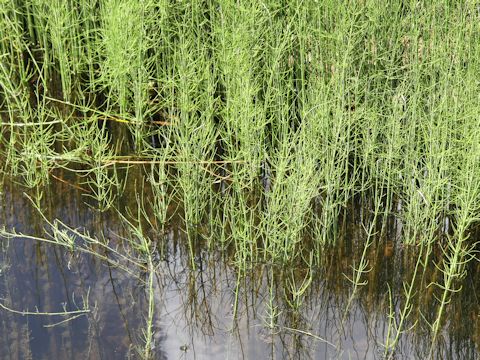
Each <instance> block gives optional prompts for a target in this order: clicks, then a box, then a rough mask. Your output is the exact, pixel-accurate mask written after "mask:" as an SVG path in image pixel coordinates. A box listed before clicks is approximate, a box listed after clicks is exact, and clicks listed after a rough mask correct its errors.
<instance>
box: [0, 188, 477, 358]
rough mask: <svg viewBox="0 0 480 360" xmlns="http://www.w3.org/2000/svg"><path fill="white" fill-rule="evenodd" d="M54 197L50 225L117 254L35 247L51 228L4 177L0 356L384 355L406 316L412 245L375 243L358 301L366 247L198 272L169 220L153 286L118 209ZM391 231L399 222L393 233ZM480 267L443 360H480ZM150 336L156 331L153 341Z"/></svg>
mask: <svg viewBox="0 0 480 360" xmlns="http://www.w3.org/2000/svg"><path fill="white" fill-rule="evenodd" d="M47 194H48V201H46V202H45V203H48V208H46V209H45V210H44V214H45V216H46V217H48V218H49V219H58V220H60V221H61V222H62V223H63V224H66V225H65V226H68V227H69V229H77V230H78V231H79V232H81V233H84V234H87V233H88V235H89V236H90V237H92V238H93V237H101V238H106V239H108V240H109V246H110V248H111V249H114V250H115V251H117V252H118V253H115V252H114V251H112V252H108V251H104V249H103V250H102V249H101V248H97V250H98V252H97V254H96V255H93V254H90V253H87V252H79V251H70V250H69V249H65V248H64V247H63V246H59V245H56V244H51V243H45V242H44V241H41V240H35V239H32V237H38V238H42V239H45V234H46V232H47V230H46V229H47V227H48V226H47V225H46V221H45V219H44V218H43V217H42V216H41V215H40V214H39V213H38V209H36V208H35V206H33V204H32V202H31V201H30V200H29V198H28V197H27V196H26V195H25V194H23V190H22V188H21V187H20V186H18V185H16V184H14V183H11V182H6V183H5V184H4V185H3V189H2V197H1V213H2V216H1V219H2V220H1V221H2V226H4V227H5V228H6V229H15V232H16V234H17V235H16V236H11V237H10V238H9V239H7V238H6V237H4V238H3V240H2V242H1V245H2V252H1V258H0V259H1V262H0V264H1V269H0V298H1V304H2V305H3V307H4V309H2V311H0V324H1V327H2V334H3V336H2V337H1V338H0V351H1V353H2V354H3V355H2V357H3V358H5V359H7V358H8V359H65V358H68V359H126V358H129V359H137V358H142V356H143V354H144V353H145V346H146V345H148V346H149V349H148V351H149V352H150V355H151V356H152V357H153V358H155V359H225V358H227V359H244V358H245V359H267V358H270V359H332V358H334V359H381V358H384V356H385V354H384V347H383V344H384V343H385V339H386V338H387V333H388V331H389V321H391V320H392V319H391V318H389V314H391V312H392V307H393V315H392V316H393V317H394V318H396V320H397V321H398V316H399V313H400V311H401V308H402V301H403V298H402V296H403V294H402V292H403V290H402V284H403V283H404V282H405V281H406V279H408V277H409V275H410V274H411V269H409V268H408V267H409V266H411V263H412V261H411V260H409V254H408V250H407V249H394V250H395V251H396V254H395V256H391V255H392V254H391V253H390V252H391V251H392V250H391V249H388V248H385V246H382V245H381V244H380V245H378V246H377V247H376V248H375V249H373V248H372V250H371V253H370V254H369V255H368V257H369V260H370V264H369V271H368V272H366V273H365V282H366V283H365V284H364V285H363V286H362V288H361V289H360V290H359V291H358V294H357V295H356V296H355V297H353V298H352V297H351V294H352V289H353V285H352V284H351V283H350V281H349V280H348V279H347V277H348V276H351V273H352V268H351V267H352V266H355V264H358V262H359V260H360V257H361V252H362V246H360V245H359V248H358V249H356V248H355V245H354V246H351V247H350V248H348V246H339V247H337V248H336V249H331V250H325V253H324V254H323V255H322V258H323V264H324V266H323V267H316V268H312V269H306V268H305V269H302V268H299V269H286V268H284V267H280V266H276V265H273V264H267V263H263V264H262V263H258V264H255V265H254V266H253V267H252V269H251V271H249V272H247V273H245V274H243V275H241V274H240V273H239V271H238V270H237V269H236V267H235V266H233V264H232V262H231V259H230V258H229V257H228V256H226V255H225V253H222V252H220V251H208V250H206V249H202V248H199V249H197V251H196V257H195V262H196V266H195V269H193V268H192V266H191V262H190V258H189V250H188V246H187V242H188V241H187V240H186V235H185V232H184V230H183V229H182V227H181V226H180V225H179V224H178V223H176V222H175V221H172V222H171V223H170V224H169V226H168V228H167V229H166V230H165V232H164V233H163V234H152V238H155V239H156V241H158V243H159V246H158V248H157V251H156V253H155V256H154V276H153V278H152V280H153V281H152V291H149V286H148V284H149V282H148V281H147V279H149V278H150V277H149V276H148V275H147V272H146V271H143V270H141V269H139V268H138V267H136V266H133V265H132V264H130V263H128V261H124V260H122V257H121V256H122V255H121V254H127V253H129V249H128V247H129V246H130V245H129V244H128V242H126V241H125V239H126V238H127V237H128V236H130V234H129V232H128V231H127V230H126V229H125V226H124V224H123V223H122V221H121V218H120V217H119V216H118V214H117V213H115V212H113V211H112V212H105V213H101V214H100V213H98V212H97V211H95V210H94V209H92V208H90V207H88V206H87V205H86V204H85V199H84V197H83V196H82V195H81V193H80V192H79V191H78V190H77V189H75V188H73V187H72V186H71V185H70V184H68V183H63V182H54V183H53V184H52V185H51V186H50V187H49V189H47ZM351 218H352V219H351V221H350V222H349V223H348V225H346V226H345V233H344V234H343V236H345V237H350V242H351V243H353V244H355V243H356V242H359V241H361V240H362V239H361V238H362V236H364V235H362V234H364V233H363V230H362V229H361V227H360V226H359V224H358V223H356V222H355V219H354V218H355V216H351ZM397 225H398V224H397ZM396 231H398V230H395V224H393V225H392V229H391V231H390V236H395V232H396ZM21 234H24V235H28V236H23V235H21ZM4 235H5V234H4ZM355 238H360V239H359V241H356V240H355ZM160 244H162V245H160ZM160 248H161V249H160ZM98 254H102V256H104V257H105V258H101V257H100V256H99V255H98ZM119 254H120V255H119ZM107 258H109V259H111V260H112V261H110V262H109V261H106V259H107ZM116 264H118V265H120V264H121V266H116ZM473 267H475V269H474V268H472V269H470V270H469V274H470V275H469V276H468V278H467V279H466V280H465V281H464V283H463V286H464V288H465V290H464V291H462V292H461V293H460V294H459V296H457V297H454V298H453V300H452V303H451V304H450V305H449V311H448V313H447V315H446V318H445V322H446V323H448V325H447V326H445V330H444V331H443V332H442V334H441V340H440V341H439V342H438V345H437V349H438V350H437V356H439V358H440V357H441V358H444V359H474V358H477V357H478V356H479V352H478V346H479V344H480V319H479V314H480V312H479V311H480V308H479V302H478V298H477V294H478V286H479V282H478V276H475V275H476V274H477V273H478V266H477V265H475V266H473ZM127 270H129V271H127ZM309 272H313V274H312V276H311V279H312V280H311V283H310V284H309V286H308V289H306V291H305V293H303V294H301V296H298V297H295V296H294V293H293V292H292V291H291V290H290V289H292V288H293V287H291V285H292V283H295V284H296V289H299V288H300V287H301V285H302V281H305V279H307V278H310V274H309ZM430 272H432V273H434V272H435V269H428V271H427V272H426V274H425V276H426V277H429V278H432V276H434V275H432V274H431V273H430ZM429 289H433V287H430V288H429ZM432 292H433V291H426V292H425V293H422V294H421V296H419V297H418V299H417V300H416V301H415V302H414V303H413V305H412V311H413V314H412V315H410V319H409V323H408V326H407V327H410V326H412V325H414V323H415V322H417V321H419V322H422V323H424V321H420V320H421V318H422V317H424V318H428V316H429V313H428V312H429V311H433V312H434V309H435V307H434V303H435V300H434V298H433V295H432ZM151 297H153V301H150V300H151ZM349 302H350V304H349V305H347V304H348V303H349ZM151 303H153V305H154V310H153V316H151V317H149V315H148V314H149V304H151ZM347 306H348V307H349V310H348V311H346V307H347ZM7 308H8V310H7ZM450 309H451V310H452V311H450ZM22 313H23V314H22ZM55 313H57V314H55ZM59 313H60V314H59ZM465 324H469V325H468V326H465ZM147 329H150V330H151V332H152V336H151V340H150V341H149V342H148V343H147V338H146V332H147V331H148V330H147ZM430 342H431V337H430V335H429V332H428V328H425V327H424V326H423V325H422V326H417V327H416V328H415V331H413V330H412V331H408V329H407V330H406V331H405V333H404V334H403V336H402V337H401V339H400V342H399V344H398V345H397V347H396V351H395V353H394V354H393V357H392V358H394V359H411V358H419V359H422V358H425V357H426V356H427V354H428V351H429V347H430ZM390 355H392V354H390Z"/></svg>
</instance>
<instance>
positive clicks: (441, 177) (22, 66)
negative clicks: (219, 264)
mask: <svg viewBox="0 0 480 360" xmlns="http://www.w3.org/2000/svg"><path fill="white" fill-rule="evenodd" d="M479 35H480V10H479V8H478V5H477V4H476V2H474V1H470V0H466V1H432V2H418V1H410V2H406V1H387V2H379V1H374V0H364V1H333V0H331V1H313V0H308V1H278V0H265V1H233V0H218V1H199V0H194V1H168V0H27V1H24V0H22V1H20V0H0V110H1V119H2V123H1V129H0V143H1V148H0V149H1V158H2V170H3V172H4V173H5V174H10V175H13V176H16V177H19V178H22V179H23V182H24V184H25V185H26V186H27V187H29V188H32V189H35V190H36V199H37V200H38V201H40V200H39V199H40V198H41V195H42V186H43V185H45V184H46V183H48V182H49V181H51V177H50V173H51V171H52V169H55V168H63V169H67V170H69V171H73V172H76V173H78V174H80V175H81V176H82V181H83V182H84V184H83V185H88V187H89V189H90V192H89V193H88V194H87V195H88V196H91V197H93V198H94V199H95V201H97V202H98V207H99V209H101V210H103V209H107V208H109V207H111V206H114V207H115V206H116V197H117V196H121V195H122V193H123V191H124V189H125V188H126V184H125V182H126V181H127V179H128V177H124V176H120V175H119V171H121V169H122V168H125V167H129V168H132V167H138V166H143V170H144V174H145V177H144V179H145V181H146V183H147V186H150V187H151V188H152V193H153V196H152V197H151V198H149V199H143V198H142V199H140V197H141V196H140V195H138V194H137V195H138V196H139V204H142V206H143V205H144V206H145V208H144V209H143V210H141V211H139V214H140V213H141V212H142V211H143V215H138V216H139V217H142V216H145V217H146V218H148V217H149V216H150V214H152V213H153V214H154V217H155V219H153V220H152V219H150V220H149V222H150V225H152V226H153V227H157V228H163V226H164V224H165V222H166V221H168V216H169V215H168V208H169V205H171V204H174V203H175V204H177V203H179V204H181V205H179V206H178V207H177V209H178V211H181V212H182V217H183V219H184V221H185V228H186V231H187V233H188V234H189V242H190V251H191V255H192V265H193V266H195V261H194V257H195V255H194V252H195V242H196V241H197V240H198V235H199V234H201V238H203V240H206V242H207V244H208V246H213V247H217V248H220V247H221V248H223V247H225V248H227V247H229V248H233V249H235V255H234V258H235V259H234V260H235V264H236V265H237V266H238V268H239V269H240V270H241V271H246V270H247V269H248V268H249V267H251V266H252V264H253V263H255V262H258V261H267V262H275V263H281V264H298V263H307V264H308V265H309V266H314V264H316V265H320V264H321V263H322V261H321V254H322V249H323V248H324V247H325V246H327V245H335V244H336V243H337V239H338V232H339V230H338V228H339V225H338V224H339V219H341V218H343V217H342V214H343V213H344V210H345V208H346V207H347V206H348V205H349V204H356V205H359V206H360V207H361V208H362V209H365V210H366V211H365V212H364V213H363V221H364V222H365V224H367V225H366V233H367V240H366V245H365V254H366V250H367V249H368V247H369V246H371V245H372V242H373V240H372V237H373V236H374V234H376V231H378V232H379V233H383V232H382V230H383V229H384V225H385V224H386V222H387V219H388V218H389V217H390V216H391V215H393V216H395V217H396V218H397V219H398V221H400V222H401V224H402V228H401V235H402V236H401V237H400V238H399V239H398V240H397V241H398V242H399V243H398V244H396V246H400V245H412V246H416V247H417V250H418V262H417V265H416V267H415V274H414V276H413V279H412V282H411V284H409V285H408V284H407V285H406V287H405V288H406V299H407V301H406V305H405V307H404V309H403V310H402V312H401V316H400V321H399V322H398V323H395V324H392V334H389V337H388V339H387V341H386V348H387V350H389V349H390V348H393V347H395V345H396V343H397V341H398V337H399V335H400V334H401V333H402V331H403V330H404V319H405V318H406V317H407V316H408V315H409V310H410V303H409V301H410V299H411V298H412V297H413V296H414V291H413V284H414V283H415V279H416V277H417V276H419V274H420V272H421V270H420V269H421V268H422V267H424V266H425V264H427V263H429V262H430V261H433V260H431V254H432V249H433V248H435V247H437V246H438V245H441V247H442V249H443V254H444V256H443V258H442V259H440V260H438V259H437V260H436V265H437V266H438V267H439V268H440V269H441V271H442V272H443V273H444V277H443V279H442V280H441V281H440V283H439V284H438V285H439V286H440V289H441V295H440V296H439V302H440V306H439V310H438V314H437V317H436V318H435V319H434V322H433V323H432V332H433V334H434V339H435V337H436V335H437V333H438V332H439V329H440V326H441V321H440V320H441V318H442V313H443V311H444V309H445V306H446V305H447V304H448V302H449V298H450V295H451V294H452V293H453V292H454V291H455V290H456V289H457V281H458V280H461V279H462V278H463V276H464V265H465V262H466V261H468V260H471V259H472V254H473V253H472V250H473V249H474V248H473V247H474V241H473V240H472V239H471V238H470V232H471V230H472V229H473V228H474V226H475V225H476V224H477V222H478V212H479V210H480V126H479V125H480V115H479V114H480V98H479V94H480V81H479V74H480V36H479ZM128 188H130V187H128ZM202 224H203V225H202ZM371 224H374V225H376V226H373V225H371ZM379 224H380V225H379ZM199 228H200V231H197V230H198V229H199ZM204 228H206V230H205V229H204ZM218 234H220V236H219V235H218ZM146 248H148V244H147V245H146ZM362 259H363V260H364V261H362V263H361V264H360V267H359V268H357V269H356V272H355V273H354V276H353V277H352V278H351V280H352V282H353V283H354V285H355V289H356V288H357V287H358V286H359V285H360V284H361V283H362V275H363V274H364V273H365V272H366V271H367V268H368V262H367V261H366V259H364V258H363V257H362ZM417 270H418V271H417ZM417 273H418V274H417ZM300 293H301V292H300ZM353 293H354V294H355V291H354V292H353ZM352 296H353V295H352Z"/></svg>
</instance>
